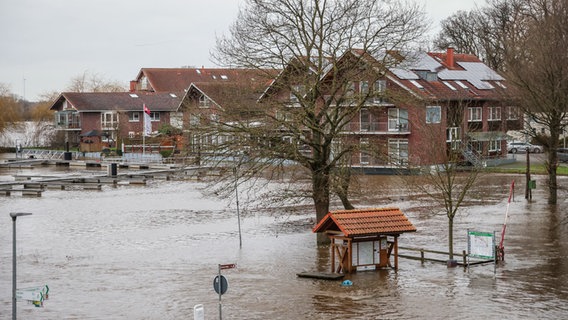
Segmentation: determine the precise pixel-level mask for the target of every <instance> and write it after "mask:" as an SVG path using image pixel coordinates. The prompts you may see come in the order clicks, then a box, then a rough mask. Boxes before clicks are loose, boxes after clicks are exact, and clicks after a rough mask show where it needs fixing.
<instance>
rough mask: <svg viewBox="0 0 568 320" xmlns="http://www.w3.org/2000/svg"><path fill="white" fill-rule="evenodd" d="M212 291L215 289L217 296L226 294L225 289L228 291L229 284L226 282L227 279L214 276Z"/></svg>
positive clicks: (221, 276)
mask: <svg viewBox="0 0 568 320" xmlns="http://www.w3.org/2000/svg"><path fill="white" fill-rule="evenodd" d="M219 279H221V281H219ZM213 289H215V292H217V293H218V294H219V295H222V294H224V293H225V292H227V289H229V282H228V281H227V278H225V276H224V275H219V276H216V277H215V279H213Z"/></svg>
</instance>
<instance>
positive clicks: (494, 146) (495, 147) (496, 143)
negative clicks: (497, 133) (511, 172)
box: [489, 140, 501, 151]
mask: <svg viewBox="0 0 568 320" xmlns="http://www.w3.org/2000/svg"><path fill="white" fill-rule="evenodd" d="M489 151H501V140H490V141H489Z"/></svg>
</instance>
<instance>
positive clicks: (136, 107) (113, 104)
mask: <svg viewBox="0 0 568 320" xmlns="http://www.w3.org/2000/svg"><path fill="white" fill-rule="evenodd" d="M181 98H182V96H181V95H180V94H174V93H154V92H63V93H61V95H60V96H59V98H58V99H57V100H56V101H55V102H54V103H53V105H52V106H51V108H50V109H51V110H61V109H62V108H63V107H62V106H63V102H64V101H67V102H68V103H69V104H70V105H71V106H73V108H75V109H76V110H77V111H80V112H89V111H92V112H102V111H142V106H143V105H144V104H146V106H147V107H148V108H149V109H150V111H153V112H160V111H162V112H171V111H175V110H177V108H178V106H179V104H180V102H181Z"/></svg>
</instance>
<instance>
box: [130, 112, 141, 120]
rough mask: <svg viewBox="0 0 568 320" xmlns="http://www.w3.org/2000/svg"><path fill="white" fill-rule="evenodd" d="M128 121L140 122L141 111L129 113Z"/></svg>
mask: <svg viewBox="0 0 568 320" xmlns="http://www.w3.org/2000/svg"><path fill="white" fill-rule="evenodd" d="M128 121H130V122H138V121H140V112H138V111H135V112H131V113H129V114H128Z"/></svg>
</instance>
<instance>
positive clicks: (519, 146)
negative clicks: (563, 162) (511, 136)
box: [507, 142, 543, 153]
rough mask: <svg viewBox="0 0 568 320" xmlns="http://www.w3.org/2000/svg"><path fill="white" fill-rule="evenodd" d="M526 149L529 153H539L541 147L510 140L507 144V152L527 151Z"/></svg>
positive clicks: (541, 149)
mask: <svg viewBox="0 0 568 320" xmlns="http://www.w3.org/2000/svg"><path fill="white" fill-rule="evenodd" d="M527 150H528V151H529V152H530V153H541V152H542V151H543V148H542V146H538V145H534V144H530V143H528V142H510V143H508V144H507V152H509V153H517V152H527Z"/></svg>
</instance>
